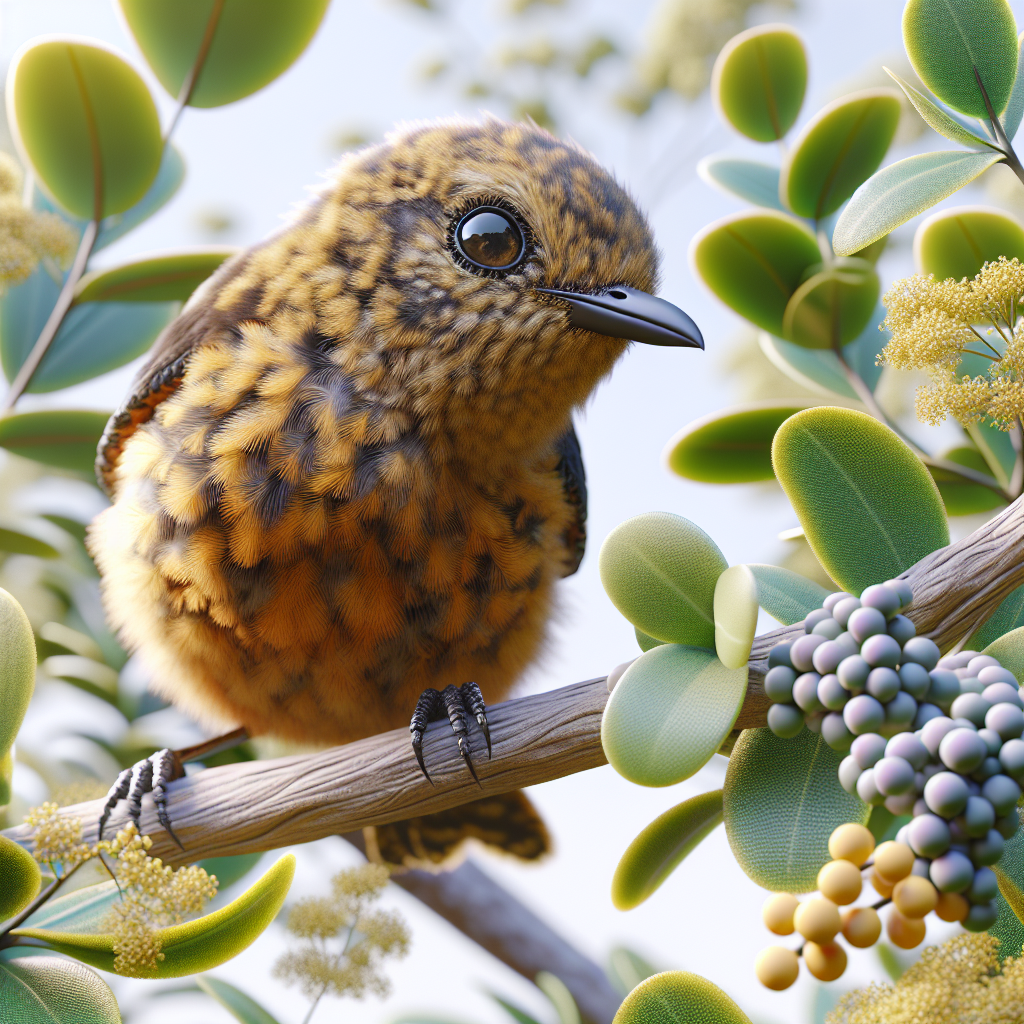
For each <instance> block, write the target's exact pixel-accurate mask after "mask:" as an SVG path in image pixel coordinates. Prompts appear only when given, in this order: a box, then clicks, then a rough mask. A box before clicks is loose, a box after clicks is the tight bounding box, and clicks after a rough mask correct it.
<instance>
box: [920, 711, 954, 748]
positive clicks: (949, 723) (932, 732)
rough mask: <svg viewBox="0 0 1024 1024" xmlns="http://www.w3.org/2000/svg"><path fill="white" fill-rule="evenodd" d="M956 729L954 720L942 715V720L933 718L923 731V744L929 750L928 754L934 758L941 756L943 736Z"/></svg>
mask: <svg viewBox="0 0 1024 1024" xmlns="http://www.w3.org/2000/svg"><path fill="white" fill-rule="evenodd" d="M955 728H956V726H955V725H954V724H953V719H951V718H947V717H946V716H945V715H942V716H941V717H940V718H933V719H932V720H931V721H930V722H927V723H926V724H925V726H924V728H923V729H922V730H921V742H922V743H923V744H924V745H925V746H926V747H927V748H928V753H929V754H931V755H932V757H938V756H939V744H940V743H941V742H942V738H943V736H945V735H946V733H949V732H952V731H953V730H954V729H955Z"/></svg>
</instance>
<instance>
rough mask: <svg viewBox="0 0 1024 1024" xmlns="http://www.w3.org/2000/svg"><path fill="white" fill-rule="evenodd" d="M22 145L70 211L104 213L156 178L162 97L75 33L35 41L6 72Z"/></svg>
mask: <svg viewBox="0 0 1024 1024" xmlns="http://www.w3.org/2000/svg"><path fill="white" fill-rule="evenodd" d="M7 110H8V118H9V120H10V125H11V130H12V133H13V135H14V141H15V144H16V145H17V147H18V151H19V153H20V154H21V156H22V158H23V160H24V162H25V164H26V165H28V166H31V167H32V169H33V171H34V172H35V174H36V176H37V177H38V179H39V181H40V183H41V184H42V186H43V188H45V189H46V191H47V192H48V193H49V194H50V196H51V198H53V199H54V200H55V201H56V202H58V203H60V205H61V206H63V207H64V209H66V210H67V211H68V212H69V213H71V214H74V216H76V217H82V218H84V219H86V220H101V219H102V218H103V217H106V216H108V215H110V214H114V213H123V212H124V211H125V210H127V209H128V208H129V207H131V206H134V205H135V203H137V202H139V200H141V199H142V197H143V196H144V195H145V194H146V191H147V189H149V187H150V186H151V185H152V184H153V181H154V179H155V178H156V175H157V171H158V170H159V168H160V158H161V153H162V150H163V141H162V140H161V137H160V119H159V116H158V115H157V110H156V104H155V103H154V102H153V97H152V96H150V94H149V90H148V89H147V88H146V83H145V82H143V80H142V79H141V78H140V77H139V75H138V73H137V72H136V71H135V69H134V68H132V66H131V65H130V64H128V63H127V62H126V61H125V60H123V59H122V58H121V57H120V56H118V55H117V54H116V53H114V52H113V51H111V50H109V49H107V48H106V47H103V46H94V45H91V44H90V43H85V42H82V41H81V40H79V39H75V38H71V37H69V38H64V39H58V38H50V39H45V40H44V41H42V42H36V43H31V42H30V43H28V44H26V45H25V46H24V47H23V48H22V49H21V50H19V51H18V53H17V54H16V55H15V57H14V60H13V62H12V63H11V67H10V70H9V71H8V73H7Z"/></svg>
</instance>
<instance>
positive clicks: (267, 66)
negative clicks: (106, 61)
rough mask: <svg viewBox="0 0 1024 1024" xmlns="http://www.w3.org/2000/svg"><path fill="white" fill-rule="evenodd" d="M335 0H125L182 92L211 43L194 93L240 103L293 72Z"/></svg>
mask: <svg viewBox="0 0 1024 1024" xmlns="http://www.w3.org/2000/svg"><path fill="white" fill-rule="evenodd" d="M329 2H330V0H288V3H285V4H282V3H280V2H279V0H223V2H218V0H199V2H197V3H190V4H187V5H182V4H180V3H175V2H174V0H119V3H120V7H121V10H122V12H123V13H124V17H125V21H126V22H127V23H128V28H129V29H130V30H131V33H132V35H133V36H134V37H135V41H136V42H137V43H138V44H139V49H141V50H142V53H143V55H144V56H145V58H146V60H147V61H148V63H149V66H150V67H151V68H152V69H153V73H154V74H155V75H156V77H157V78H158V79H159V81H160V84H161V85H162V86H163V87H164V88H165V89H166V90H167V91H168V92H169V93H170V94H171V96H173V97H175V98H176V99H177V98H178V97H179V96H180V93H181V88H182V84H183V83H184V81H185V78H186V76H187V75H188V74H189V72H191V71H192V69H193V67H195V66H196V64H197V61H198V60H199V58H200V54H201V52H202V51H203V49H204V43H206V46H208V50H207V52H206V54H205V57H204V58H203V59H202V60H201V66H200V70H199V74H198V76H197V78H196V83H195V86H194V87H193V89H192V92H191V95H190V97H189V105H190V106H193V107H220V106H223V105H224V104H225V103H234V102H235V100H240V99H242V97H244V96H249V95H251V94H252V93H254V92H256V91H257V90H258V89H262V88H263V87H264V86H265V85H268V84H269V83H270V82H272V81H273V80H274V79H275V78H277V77H278V75H281V74H283V73H284V72H285V71H287V70H288V68H289V67H291V65H292V64H293V63H295V61H296V60H297V59H298V58H299V56H300V55H301V54H302V51H303V50H305V49H306V47H307V46H308V45H309V43H310V40H311V39H312V38H313V36H314V34H315V33H316V30H317V29H318V28H319V27H320V22H321V21H322V20H323V16H324V13H325V12H326V10H327V5H328V3H329ZM208 33H210V35H209V36H208ZM207 39H208V42H207Z"/></svg>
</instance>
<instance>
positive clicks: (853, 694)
mask: <svg viewBox="0 0 1024 1024" xmlns="http://www.w3.org/2000/svg"><path fill="white" fill-rule="evenodd" d="M912 600H913V594H912V593H911V591H910V588H909V587H908V586H907V584H906V583H905V582H903V581H902V580H892V581H889V582H888V583H882V584H878V585H876V586H872V587H868V588H867V589H866V590H865V591H864V593H863V594H861V596H860V598H856V597H853V596H852V595H850V594H846V593H838V594H831V595H830V596H829V597H827V598H826V599H825V602H824V605H823V607H822V608H820V609H816V610H815V611H813V612H811V614H810V615H808V616H807V618H806V619H805V620H804V629H805V635H804V636H801V637H798V638H797V639H796V640H795V641H793V642H792V643H781V644H777V645H776V646H775V647H774V648H773V649H772V651H771V654H770V656H769V659H768V664H769V671H768V673H767V675H766V676H765V692H766V693H767V695H768V697H769V699H770V700H771V701H772V702H773V704H772V707H771V708H770V709H769V712H768V726H769V728H770V729H771V730H772V732H774V733H775V734H776V735H777V736H780V737H783V738H791V737H793V736H796V735H798V734H799V733H800V731H801V730H802V729H803V728H804V726H805V725H806V726H807V727H808V728H810V729H813V730H814V731H816V732H820V734H821V736H822V738H823V739H824V740H825V742H826V743H827V744H828V745H829V746H830V747H832V748H833V749H835V750H838V751H840V752H843V753H846V754H847V756H846V757H845V758H844V760H843V761H842V763H841V764H840V766H839V782H840V784H841V785H842V786H843V788H844V789H845V790H846V791H847V792H849V793H856V794H857V795H858V796H859V797H860V798H861V799H862V800H863V801H864V802H865V803H868V804H870V805H872V806H877V805H880V804H884V805H885V807H886V808H887V809H888V810H889V811H891V812H892V813H893V814H896V815H911V816H912V817H911V821H910V822H909V823H908V824H907V825H905V826H903V828H901V829H900V831H899V832H898V834H897V836H896V842H895V843H886V844H883V846H881V847H879V849H878V850H877V851H875V856H874V859H873V860H872V863H871V867H872V872H871V882H872V884H873V885H874V887H875V890H876V891H877V892H878V893H879V895H881V896H882V897H883V902H884V901H887V900H888V899H890V898H891V899H892V901H893V902H894V903H895V907H894V909H893V911H892V915H893V916H892V917H890V925H889V934H890V938H891V939H892V941H893V942H894V943H895V944H896V945H900V946H904V948H908V949H909V948H912V947H913V946H916V945H917V944H918V943H919V942H920V941H921V940H922V939H923V938H924V931H925V926H924V921H923V918H924V917H925V916H926V915H927V914H928V913H929V912H930V911H931V910H933V909H935V910H936V912H937V913H938V914H939V916H940V917H941V918H942V919H943V920H948V921H961V922H962V923H963V925H964V927H965V928H967V929H969V930H971V931H984V930H986V929H987V928H989V927H991V925H992V924H994V923H995V920H996V916H997V911H996V907H995V904H994V902H993V901H994V899H995V896H996V893H997V891H998V887H997V885H996V877H995V873H994V872H993V871H992V869H991V867H990V865H992V864H995V863H996V862H997V861H998V860H999V858H1000V857H1001V856H1002V853H1003V845H1004V842H1005V840H1006V839H1009V838H1010V837H1011V836H1013V834H1014V833H1015V832H1016V830H1017V826H1018V821H1019V819H1018V814H1017V801H1018V800H1019V799H1020V797H1021V787H1020V785H1019V783H1021V782H1022V781H1024V739H1022V738H1021V736H1022V734H1024V700H1022V698H1021V690H1020V688H1019V686H1018V684H1017V680H1016V678H1015V677H1014V675H1013V674H1012V673H1011V672H1009V671H1008V670H1007V669H1005V668H1003V667H1002V666H1001V665H1000V664H999V662H998V661H997V660H996V659H995V658H993V657H991V656H989V655H982V654H979V653H978V652H977V651H962V652H960V653H959V654H954V655H949V656H947V657H945V658H940V656H939V653H940V652H939V649H938V647H937V646H936V645H935V644H934V643H933V642H932V641H931V640H928V639H927V638H925V637H919V636H917V635H916V630H915V628H914V624H913V623H912V622H911V621H910V619H909V618H907V617H906V616H905V615H903V614H902V612H904V611H906V610H907V609H908V608H909V607H910V605H911V602H912ZM843 827H844V828H848V829H852V828H856V829H861V833H866V834H867V835H870V833H867V830H866V829H862V827H861V826H843ZM849 834H850V835H852V834H853V833H849ZM858 834H860V833H858ZM837 835H838V832H837ZM862 838H863V835H862ZM835 839H836V836H835V835H834V836H833V840H835ZM851 842H852V840H851ZM840 845H841V844H840ZM872 846H873V841H872ZM829 848H830V852H832V855H833V857H835V858H836V860H834V861H833V862H832V863H831V864H827V865H825V867H824V868H822V874H819V876H818V885H819V889H820V890H821V892H822V896H823V897H824V898H823V899H818V900H811V901H809V902H808V903H805V904H801V905H800V908H797V907H796V906H793V907H792V911H791V913H792V914H794V915H796V916H794V918H793V922H790V927H789V932H786V931H782V932H778V934H789V933H791V932H792V930H793V928H795V929H796V930H797V931H800V933H801V934H803V935H804V938H805V939H807V944H806V945H805V947H804V956H805V961H806V962H807V965H808V969H809V970H810V971H811V973H812V974H814V975H815V977H819V978H822V979H823V980H824V979H825V975H829V979H830V978H831V977H833V976H834V977H838V976H839V975H840V974H842V972H843V970H844V969H845V963H846V955H845V953H843V952H842V949H841V947H838V946H836V945H835V943H834V942H833V941H832V940H833V939H834V938H835V936H836V935H838V934H839V932H840V930H842V932H843V934H844V936H845V937H846V938H847V941H849V942H850V943H851V944H853V945H871V943H873V942H874V941H875V939H876V938H877V937H878V934H880V929H881V925H880V923H879V924H878V927H877V928H875V934H874V937H873V938H871V939H870V941H868V942H860V941H855V938H857V937H862V932H861V931H858V930H857V928H859V927H861V926H862V925H863V922H866V921H869V920H871V915H870V914H868V913H867V912H868V911H871V913H872V914H874V915H875V918H876V919H877V913H876V912H875V911H874V910H872V908H870V907H861V908H857V909H856V910H854V911H850V912H848V914H847V915H846V917H845V918H843V919H842V921H840V916H839V911H838V907H839V906H843V905H845V904H846V903H849V902H852V901H853V900H854V899H856V898H857V896H858V895H859V893H860V881H859V874H860V872H859V868H860V867H861V865H863V864H864V863H865V862H867V860H868V857H869V856H870V854H871V848H870V847H869V848H868V849H867V850H865V851H862V850H860V848H858V849H857V850H856V851H854V854H855V855H854V854H847V853H836V852H835V851H834V850H832V843H831V842H830V846H829ZM861 852H863V857H862V858H861V859H860V860H859V861H858V860H857V857H858V856H860V853H861ZM883 854H884V855H883ZM880 857H881V860H880ZM890 862H891V863H890ZM844 864H849V865H850V867H845V866H843V865H844ZM854 869H858V870H857V871H856V873H857V875H858V879H857V884H856V886H855V887H856V890H857V891H856V894H854V895H853V896H851V897H850V899H849V900H846V899H843V898H839V896H840V895H843V896H845V895H846V894H847V892H848V891H852V889H853V888H854V882H853V870H854ZM830 871H831V872H832V874H829V872H830ZM839 878H846V879H848V881H849V887H850V888H849V890H847V889H842V890H840V889H836V890H835V891H834V892H831V893H830V892H829V891H826V890H828V889H829V887H830V886H833V885H838V883H837V882H833V881H832V879H839ZM911 893H913V894H914V895H913V896H911ZM929 894H930V895H929ZM772 900H775V901H777V905H778V907H779V908H782V907H783V905H785V906H786V907H789V906H790V905H791V904H790V902H788V901H793V902H794V903H795V898H794V897H790V896H786V895H784V894H783V895H779V896H776V897H772V898H771V899H770V900H769V903H770V904H771V902H772ZM819 904H827V906H825V907H818V909H817V911H816V913H817V914H819V915H823V918H822V919H823V920H824V919H826V918H827V922H828V927H827V928H825V929H824V931H827V930H828V928H831V927H832V925H833V924H834V925H835V928H834V929H833V930H832V932H831V935H830V936H828V938H827V939H826V940H825V945H822V943H821V942H820V941H819V939H820V938H821V937H822V936H824V931H821V930H817V931H815V929H814V928H812V927H811V926H810V925H808V927H807V929H804V928H802V927H801V924H800V919H801V915H802V914H803V915H806V914H810V913H811V912H810V910H804V909H803V908H805V907H814V906H817V905H819ZM901 904H905V905H906V907H905V908H904V907H903V906H901ZM929 904H930V905H929ZM773 905H774V904H773ZM880 905H881V904H880ZM829 908H831V910H830V909H829ZM921 908H925V909H923V911H922V912H920V913H917V912H916V911H918V910H921ZM833 911H834V913H833ZM912 911H913V912H912ZM765 913H766V918H765V920H766V923H767V924H768V927H769V928H771V929H772V930H773V931H775V930H776V929H775V928H773V927H772V924H771V923H770V922H769V917H770V915H769V914H768V910H767V908H766V912H765ZM778 913H780V914H781V915H782V917H781V920H783V922H785V914H784V913H783V911H782V910H779V911H778ZM847 918H849V920H850V921H851V922H853V921H855V920H856V921H860V922H862V925H858V926H857V927H854V925H853V924H851V929H852V931H851V932H850V934H849V935H848V934H847V927H846V923H845V922H846V919H847ZM772 920H774V918H773V919H772ZM808 920H810V918H809V917H808ZM794 922H795V923H794ZM863 927H866V925H863ZM872 927H874V925H872ZM894 929H895V933H894ZM809 932H813V934H809ZM863 934H864V935H866V934H867V933H866V932H864V933H863ZM911 940H913V941H911ZM907 943H909V944H907ZM826 947H828V950H829V953H828V955H826V953H822V952H821V950H824V949H826ZM832 947H835V950H837V951H838V952H835V950H833V948H832ZM789 952H790V951H786V950H784V949H782V948H781V947H772V949H771V950H765V951H764V953H763V954H762V956H761V958H760V959H759V961H758V963H759V965H760V964H761V962H762V960H764V970H763V974H764V976H763V977H762V967H761V966H759V968H758V976H759V977H761V978H762V981H765V978H766V977H770V978H772V979H773V980H774V981H775V982H779V981H780V979H784V978H785V977H788V976H789V974H788V973H787V972H789V973H792V977H791V978H790V980H789V981H788V982H786V984H784V985H781V987H783V988H785V987H787V986H788V985H789V984H792V981H793V980H794V979H795V977H796V974H795V970H796V967H795V963H796V961H795V959H793V960H790V958H789V957H788V956H785V955H784V954H787V953H789ZM769 954H770V956H769ZM819 954H820V955H819ZM829 956H831V957H832V959H829ZM793 957H794V958H795V954H793ZM766 958H767V959H766ZM772 958H774V959H772ZM815 958H817V959H815ZM818 960H820V961H821V962H820V963H818ZM783 961H785V963H787V964H789V967H787V968H785V969H783V967H782V966H780V965H782V964H783ZM812 961H814V963H812ZM769 962H771V963H774V964H775V965H776V966H775V967H774V968H772V969H769V966H768V964H769ZM835 971H838V973H835V974H832V973H831V972H835ZM765 984H768V985H769V987H779V985H778V984H769V982H768V981H765Z"/></svg>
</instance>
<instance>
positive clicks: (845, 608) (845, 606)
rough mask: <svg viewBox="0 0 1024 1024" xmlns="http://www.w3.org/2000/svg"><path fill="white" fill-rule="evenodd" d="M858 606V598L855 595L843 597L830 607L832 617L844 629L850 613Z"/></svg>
mask: <svg viewBox="0 0 1024 1024" xmlns="http://www.w3.org/2000/svg"><path fill="white" fill-rule="evenodd" d="M858 608H860V600H859V599H858V598H856V597H844V598H843V600H842V601H837V602H836V604H835V605H833V607H832V618H833V619H835V620H836V622H838V623H839V625H840V626H842V627H843V628H844V629H848V628H849V622H850V615H851V614H852V613H853V612H855V611H857V609H858Z"/></svg>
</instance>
